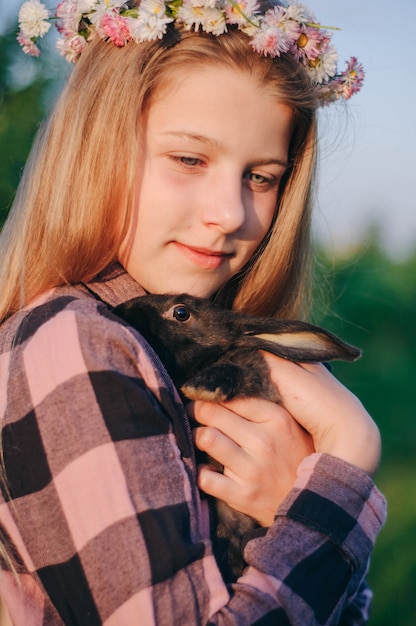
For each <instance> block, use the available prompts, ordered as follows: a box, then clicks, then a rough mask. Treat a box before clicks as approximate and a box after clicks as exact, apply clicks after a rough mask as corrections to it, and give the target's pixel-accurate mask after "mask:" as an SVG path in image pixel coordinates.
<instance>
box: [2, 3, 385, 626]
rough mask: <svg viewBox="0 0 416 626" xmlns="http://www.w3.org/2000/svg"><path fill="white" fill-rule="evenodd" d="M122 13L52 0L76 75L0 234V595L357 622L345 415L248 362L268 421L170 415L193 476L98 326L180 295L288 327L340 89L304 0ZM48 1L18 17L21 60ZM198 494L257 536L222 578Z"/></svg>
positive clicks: (148, 362)
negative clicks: (278, 399)
mask: <svg viewBox="0 0 416 626" xmlns="http://www.w3.org/2000/svg"><path fill="white" fill-rule="evenodd" d="M134 4H135V3H132V4H128V5H127V4H124V3H121V2H119V1H117V0H106V1H105V2H103V1H101V0H85V1H83V2H76V1H75V0H65V1H64V2H62V3H61V4H60V5H59V7H58V9H57V17H58V18H59V19H58V27H59V30H60V31H61V33H62V34H63V37H64V38H63V40H62V42H61V43H60V44H59V46H60V49H61V51H63V53H64V54H65V55H66V56H67V57H69V58H71V59H73V60H74V59H75V58H76V61H77V62H76V65H75V68H74V70H73V72H72V75H71V76H70V78H69V81H68V84H67V85H66V87H65V89H64V91H63V93H62V95H61V97H60V99H59V101H58V103H57V105H56V107H55V110H54V112H53V113H52V115H51V117H50V119H49V121H48V123H47V125H46V126H45V127H44V128H43V129H42V130H41V132H40V133H39V137H38V139H37V142H36V144H35V146H34V149H33V151H32V154H31V157H30V159H29V162H28V165H27V167H26V170H25V173H24V176H23V179H22V182H21V185H20V188H19V191H18V194H17V197H16V201H15V204H14V207H13V209H12V211H11V214H10V217H9V219H8V222H7V224H6V226H5V228H4V231H3V233H2V239H1V248H0V251H1V263H0V272H1V276H0V284H1V289H0V293H1V298H0V311H1V313H0V316H1V319H2V320H3V323H2V326H1V327H0V349H1V356H0V381H1V389H2V392H1V395H0V403H1V404H0V407H1V415H2V468H3V481H2V494H3V496H2V497H3V499H2V502H1V505H0V521H1V530H2V546H3V550H2V554H3V572H2V576H1V580H0V584H1V592H2V595H3V597H4V599H5V601H6V603H7V605H8V608H9V611H10V614H11V616H12V620H13V623H14V624H15V625H25V626H27V625H28V624H33V625H37V624H48V625H49V624H53V625H55V624H82V625H87V624H88V625H90V624H91V625H95V624H97V625H98V624H106V625H108V626H110V625H115V624H116V625H117V626H122V625H124V624H126V625H129V626H131V624H145V625H146V626H147V625H151V624H158V625H163V626H164V625H169V624H172V625H177V624H187V625H188V624H189V625H193V624H195V625H196V624H238V625H249V624H257V623H259V624H260V623H262V624H266V623H273V624H298V625H305V624H337V623H345V624H347V623H348V624H361V623H363V622H364V621H365V619H366V616H367V613H368V604H369V598H370V595H371V594H370V593H369V591H368V589H367V587H366V585H365V574H366V571H367V567H368V561H369V557H370V553H371V550H372V546H373V543H374V540H375V537H376V535H377V533H378V531H379V529H380V527H381V525H382V523H383V520H384V515H385V503H384V499H383V497H382V496H381V494H380V493H379V492H378V491H377V489H376V487H375V486H374V484H373V482H372V480H371V476H372V475H373V474H374V472H375V470H376V468H377V465H378V462H379V456H380V438H379V433H378V430H377V428H376V426H375V424H374V422H373V421H372V420H371V418H370V416H369V415H368V414H367V413H366V411H365V410H364V408H363V407H362V405H361V404H360V403H359V401H358V400H357V399H356V398H354V397H353V396H352V395H351V394H350V393H349V392H348V391H347V390H346V389H345V388H343V387H342V386H341V385H340V384H339V383H338V382H337V381H336V380H335V379H334V378H333V377H332V376H331V374H330V373H329V372H328V371H327V370H326V369H325V368H324V367H323V366H320V365H313V366H312V365H302V366H299V365H297V364H293V363H287V362H284V361H283V360H280V359H278V358H276V357H270V358H269V363H270V369H271V372H272V376H273V380H274V382H275V383H276V385H277V386H278V389H279V392H280V395H281V396H282V398H283V405H284V406H283V407H279V406H277V405H275V404H273V403H270V402H267V401H264V400H258V399H250V400H244V401H242V400H236V401H233V402H231V403H228V404H210V403H203V402H197V403H195V404H194V405H192V406H190V407H188V414H189V416H191V417H193V418H194V419H195V420H196V421H197V422H198V423H199V424H200V426H199V427H198V428H196V429H195V430H194V433H193V439H194V443H195V445H196V446H197V447H198V448H199V449H200V450H203V451H206V452H208V453H209V455H210V456H211V457H213V458H214V459H216V460H217V461H218V462H219V463H220V464H222V465H223V466H224V471H223V473H219V472H216V471H215V470H214V469H213V468H211V467H208V466H202V467H200V468H198V472H197V467H196V462H195V456H194V449H193V440H192V434H191V430H190V427H189V420H188V416H187V414H186V412H185V409H184V407H183V405H182V403H181V400H180V398H179V395H178V393H177V391H176V390H175V389H174V387H173V385H172V383H171V381H170V379H169V378H168V376H167V374H166V372H165V370H164V368H163V365H162V363H161V362H160V361H159V360H158V358H157V357H156V355H155V354H154V353H153V351H152V350H151V348H150V347H149V346H148V345H147V344H146V343H145V341H144V340H143V338H142V337H141V336H140V335H139V334H138V333H137V332H136V331H135V330H134V329H132V328H131V327H129V326H127V325H126V324H123V323H121V322H120V320H119V319H118V318H116V316H115V315H114V314H113V313H112V307H114V306H115V305H117V304H120V303H121V302H125V301H127V300H129V299H131V298H133V297H135V296H137V295H140V294H144V293H145V292H152V293H164V292H170V293H176V292H188V293H190V294H192V295H197V296H202V297H213V298H216V299H217V300H218V301H219V302H221V303H222V304H223V305H225V306H229V307H234V308H236V309H239V310H243V311H246V312H250V313H254V314H262V315H276V316H281V317H283V316H285V317H298V316H300V315H303V314H305V311H306V305H307V292H308V289H307V285H308V281H309V277H308V272H307V270H308V261H309V250H308V242H309V221H310V205H311V190H312V177H313V170H314V164H315V148H316V121H315V111H316V107H317V106H318V104H319V103H322V101H323V100H324V99H325V100H326V101H327V102H329V101H331V100H332V99H334V98H336V97H339V96H340V95H344V96H345V95H349V94H347V91H348V89H347V87H348V88H349V89H350V91H351V90H352V91H354V90H355V89H356V86H355V87H354V82H353V81H352V78H351V77H350V76H349V75H348V77H346V75H344V77H343V78H342V77H338V78H337V77H335V76H333V75H332V76H329V75H328V71H327V70H328V67H329V65H330V62H331V58H332V57H331V54H332V52H331V50H330V48H329V43H328V37H329V36H328V35H327V33H326V31H322V32H321V30H320V29H319V28H318V27H317V26H316V24H315V20H314V19H313V18H312V16H311V15H310V13H309V12H308V11H307V10H306V9H305V7H302V6H301V5H290V6H289V7H287V8H285V7H282V6H281V5H280V4H279V5H276V6H275V7H274V8H272V9H270V10H269V12H266V8H265V7H263V9H262V13H260V14H259V13H258V12H257V11H254V8H252V9H253V10H252V9H250V5H249V4H248V3H247V4H245V5H244V6H243V5H236V4H234V2H231V3H230V4H228V3H227V2H226V3H221V4H220V3H210V5H208V4H206V5H202V4H201V5H200V6H196V3H195V2H194V3H193V4H187V3H185V2H184V3H177V4H175V5H173V4H172V5H165V4H164V3H162V2H159V1H157V0H155V1H152V2H151V3H150V2H147V3H142V5H139V7H137V6H134ZM45 11H46V9H44V7H43V5H41V4H40V3H39V2H38V1H37V0H30V2H29V3H26V5H24V8H23V9H22V11H21V13H20V21H21V27H22V30H21V33H20V35H19V38H20V41H21V43H22V44H23V46H24V47H25V49H26V51H29V52H31V53H32V54H37V53H38V52H37V51H38V48H37V46H36V42H35V41H34V39H35V38H36V36H37V35H41V34H43V33H44V32H45V30H46V29H47V27H46V26H47V22H46V18H47V17H48V14H47V12H46V14H45ZM262 15H263V17H262ZM198 20H199V22H198ZM221 20H222V21H221ZM227 20H228V21H227ZM200 27H201V28H200ZM31 29H32V30H31ZM207 31H209V32H207ZM278 40H279V43H277V42H278ZM273 41H274V42H275V43H274V44H273ZM272 44H273V45H274V47H272ZM279 46H280V47H279ZM308 50H309V56H310V59H309V61H310V62H309V61H308V58H307V56H305V55H306V52H307V51H308ZM324 51H325V53H326V56H325V55H323V52H324ZM319 53H322V55H323V56H322V58H320V57H319ZM305 64H308V67H309V69H307V68H306V65H305ZM313 66H315V67H314V68H313ZM319 67H320V70H319ZM317 68H318V70H317ZM325 68H326V69H325ZM312 70H313V71H315V78H313V77H312V78H311V71H312ZM358 71H359V70H358V69H355V70H354V72H355V74H356V75H357V72H358ZM319 72H320V73H319ZM352 73H353V70H352V69H350V70H349V74H352ZM325 76H326V77H327V78H325ZM347 83H348V85H347ZM198 487H199V488H200V489H201V490H202V492H204V493H205V494H209V495H212V496H214V497H217V498H221V499H223V500H225V501H226V502H227V503H229V504H230V505H231V506H233V507H234V508H236V509H238V510H240V511H242V512H244V513H247V514H249V515H251V516H253V517H254V518H255V519H256V520H257V521H258V522H259V524H260V526H261V528H260V530H259V531H256V532H255V533H253V534H251V535H249V536H244V537H242V538H241V549H242V551H243V555H244V559H245V561H246V563H247V568H246V570H245V572H244V574H243V575H242V576H241V577H240V578H239V579H238V580H236V581H234V582H233V584H231V585H226V584H225V582H224V580H223V577H222V575H221V571H220V569H219V566H218V565H217V563H216V561H215V559H214V557H213V554H212V546H211V540H210V513H209V507H208V505H207V499H206V498H205V497H204V495H202V496H201V492H200V491H199V490H198Z"/></svg>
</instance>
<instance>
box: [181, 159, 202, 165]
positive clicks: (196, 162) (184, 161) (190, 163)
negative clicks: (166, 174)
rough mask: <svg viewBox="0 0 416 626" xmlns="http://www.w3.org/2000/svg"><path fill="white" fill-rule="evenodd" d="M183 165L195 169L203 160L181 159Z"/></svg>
mask: <svg viewBox="0 0 416 626" xmlns="http://www.w3.org/2000/svg"><path fill="white" fill-rule="evenodd" d="M180 159H181V163H183V164H184V165H188V166H189V167H194V166H195V165H198V163H200V162H201V159H197V158H196V157H180Z"/></svg>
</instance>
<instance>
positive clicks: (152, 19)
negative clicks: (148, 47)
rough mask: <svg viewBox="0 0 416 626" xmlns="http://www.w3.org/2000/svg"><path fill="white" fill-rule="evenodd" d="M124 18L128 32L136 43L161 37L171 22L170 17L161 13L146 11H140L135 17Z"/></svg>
mask: <svg viewBox="0 0 416 626" xmlns="http://www.w3.org/2000/svg"><path fill="white" fill-rule="evenodd" d="M126 20H127V23H128V26H129V31H130V34H131V36H132V38H133V39H134V41H135V42H136V43H141V42H143V41H154V40H155V39H162V37H163V35H164V34H165V33H166V28H167V25H168V24H169V23H170V22H173V18H172V17H168V16H167V15H163V14H162V15H157V14H155V13H150V12H148V11H140V15H139V17H138V18H137V19H135V18H131V17H128V18H126Z"/></svg>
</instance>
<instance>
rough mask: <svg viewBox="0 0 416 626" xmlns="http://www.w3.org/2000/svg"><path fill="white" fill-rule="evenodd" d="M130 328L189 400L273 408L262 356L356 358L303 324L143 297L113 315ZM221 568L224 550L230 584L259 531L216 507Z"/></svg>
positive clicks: (197, 302)
mask: <svg viewBox="0 0 416 626" xmlns="http://www.w3.org/2000/svg"><path fill="white" fill-rule="evenodd" d="M113 311H114V313H115V314H117V315H118V316H120V317H121V318H123V319H124V320H126V321H127V322H128V323H129V324H131V325H132V326H133V327H134V328H136V329H137V330H138V331H139V332H140V333H141V334H142V335H143V337H145V339H146V340H147V341H148V342H149V343H150V345H151V346H152V347H153V348H154V350H155V351H156V353H157V354H158V355H159V357H160V359H161V360H162V362H163V364H164V365H165V367H166V369H167V371H168V373H169V374H170V376H171V378H172V380H173V382H174V383H175V385H176V387H177V388H178V389H180V390H181V391H182V393H183V394H184V396H186V397H187V398H190V399H192V400H197V399H201V400H208V401H224V400H231V399H232V398H234V397H263V398H266V399H268V400H271V401H273V402H277V403H279V395H278V392H277V390H276V387H275V386H274V385H273V383H272V382H271V380H270V377H269V369H268V366H267V363H266V361H265V359H264V357H263V355H262V353H261V350H265V351H267V352H271V353H273V354H276V355H277V356H280V357H283V358H285V359H290V360H291V361H295V362H297V361H299V362H319V361H330V360H332V359H342V360H345V361H354V360H355V359H357V358H358V357H359V356H360V354H361V351H360V350H359V349H358V348H356V347H355V346H351V345H349V344H347V343H345V342H344V341H342V340H341V339H339V338H338V337H336V336H335V335H334V334H332V333H330V332H329V331H327V330H324V329H322V328H320V327H319V326H314V325H312V324H308V323H306V322H302V321H293V320H278V319H274V318H259V317H254V316H250V315H245V314H242V313H238V312H235V311H230V310H225V309H222V308H220V307H217V306H215V305H213V304H212V303H210V302H209V301H208V300H204V299H201V298H195V297H192V296H189V295H187V294H182V295H148V296H142V297H138V298H134V299H133V300H130V301H129V302H126V303H125V304H122V305H120V306H118V307H115V308H114V309H113ZM217 514H218V525H217V543H216V545H214V548H215V552H216V556H217V558H218V559H219V560H223V558H224V554H223V552H224V543H226V544H228V550H227V551H228V566H227V565H226V564H224V563H222V564H221V565H222V567H223V570H224V569H225V571H226V572H227V570H228V567H229V568H230V569H229V570H228V574H229V576H227V577H228V578H230V577H232V576H234V577H237V576H239V575H240V574H241V572H242V570H243V569H244V561H243V559H242V555H241V549H240V539H241V536H242V535H243V534H244V533H246V532H248V531H250V530H253V529H254V528H256V527H258V525H257V523H256V522H255V521H254V520H253V519H252V518H250V517H249V516H247V515H244V514H243V513H238V512H237V511H235V510H234V509H232V508H231V507H229V506H228V505H226V504H225V503H224V502H220V501H218V502H217Z"/></svg>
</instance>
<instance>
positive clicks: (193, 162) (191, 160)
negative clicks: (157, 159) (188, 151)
mask: <svg viewBox="0 0 416 626" xmlns="http://www.w3.org/2000/svg"><path fill="white" fill-rule="evenodd" d="M170 158H171V159H172V160H173V161H175V162H176V163H179V165H181V166H183V167H184V168H189V169H192V168H195V167H198V166H200V165H202V163H203V161H202V159H199V158H198V157H192V156H176V155H171V157H170Z"/></svg>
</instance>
